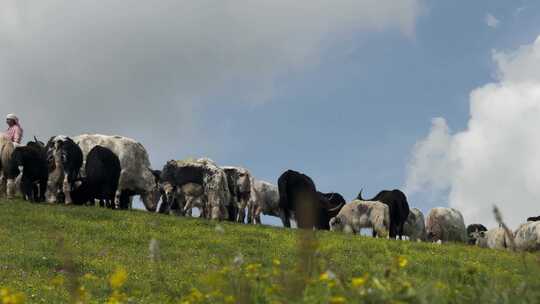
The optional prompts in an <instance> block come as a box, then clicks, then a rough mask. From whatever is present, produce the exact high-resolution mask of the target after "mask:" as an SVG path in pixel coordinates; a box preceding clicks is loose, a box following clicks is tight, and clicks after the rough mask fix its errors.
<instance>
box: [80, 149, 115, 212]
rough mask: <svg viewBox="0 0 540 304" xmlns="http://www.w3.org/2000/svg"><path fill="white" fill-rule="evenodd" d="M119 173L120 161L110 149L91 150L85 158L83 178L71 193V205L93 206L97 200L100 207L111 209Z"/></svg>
mask: <svg viewBox="0 0 540 304" xmlns="http://www.w3.org/2000/svg"><path fill="white" fill-rule="evenodd" d="M120 171H121V168H120V159H118V156H116V154H114V153H113V152H112V151H111V150H110V149H108V148H105V147H102V146H99V145H98V146H95V147H94V148H92V150H90V152H89V153H88V155H87V157H86V164H85V177H83V178H82V179H81V183H80V184H77V185H76V187H75V189H74V190H73V191H72V193H71V196H72V199H73V203H75V204H78V205H82V204H86V203H91V204H92V205H93V204H94V201H95V200H99V202H100V206H101V207H104V206H106V207H108V208H113V207H114V198H115V195H116V190H117V189H118V180H119V179H120Z"/></svg>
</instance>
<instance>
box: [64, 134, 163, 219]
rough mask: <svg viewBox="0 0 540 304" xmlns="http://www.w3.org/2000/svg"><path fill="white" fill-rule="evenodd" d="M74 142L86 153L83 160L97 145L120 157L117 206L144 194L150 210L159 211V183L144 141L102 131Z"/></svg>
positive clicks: (84, 159)
mask: <svg viewBox="0 0 540 304" xmlns="http://www.w3.org/2000/svg"><path fill="white" fill-rule="evenodd" d="M73 141H74V142H75V143H76V144H77V145H79V147H80V148H81V150H82V152H83V163H84V162H85V161H86V157H87V155H88V153H89V152H90V150H92V149H93V148H94V147H95V146H97V145H99V146H102V147H104V148H108V149H110V150H111V151H112V152H113V153H114V154H115V155H116V156H117V157H118V159H119V160H120V167H121V171H120V178H119V180H118V189H117V190H116V194H115V199H114V204H115V207H117V208H123V207H127V206H128V205H129V202H130V201H131V196H133V195H140V196H141V200H142V202H143V204H144V206H145V208H146V210H148V211H152V212H154V211H155V210H156V208H157V205H158V202H159V197H160V192H159V186H158V183H156V178H155V176H154V174H153V172H152V169H151V166H150V160H149V157H148V153H147V152H146V149H145V148H144V147H143V145H142V144H141V143H139V142H137V141H135V140H133V139H131V138H127V137H123V136H110V135H101V134H83V135H79V136H76V137H73ZM81 171H83V170H81ZM83 173H84V172H81V175H82V176H83V177H84V176H85V174H83Z"/></svg>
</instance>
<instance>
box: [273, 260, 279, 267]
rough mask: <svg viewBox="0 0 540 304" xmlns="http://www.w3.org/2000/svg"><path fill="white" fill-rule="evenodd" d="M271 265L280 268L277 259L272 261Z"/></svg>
mask: <svg viewBox="0 0 540 304" xmlns="http://www.w3.org/2000/svg"><path fill="white" fill-rule="evenodd" d="M272 264H274V266H280V265H281V261H280V260H278V259H274V260H273V261H272Z"/></svg>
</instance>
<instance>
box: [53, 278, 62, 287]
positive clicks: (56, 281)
mask: <svg viewBox="0 0 540 304" xmlns="http://www.w3.org/2000/svg"><path fill="white" fill-rule="evenodd" d="M51 284H52V285H53V286H62V285H64V277H62V276H57V277H55V278H54V279H52V280H51Z"/></svg>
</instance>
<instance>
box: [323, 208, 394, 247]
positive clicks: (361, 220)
mask: <svg viewBox="0 0 540 304" xmlns="http://www.w3.org/2000/svg"><path fill="white" fill-rule="evenodd" d="M363 228H371V229H372V230H373V237H382V238H386V237H388V233H389V228H390V208H389V207H388V205H386V204H383V203H381V202H370V201H361V200H354V201H352V202H351V203H349V204H346V205H345V206H344V207H343V208H342V209H341V210H340V212H339V214H338V215H337V216H336V217H333V218H332V219H331V220H330V230H332V231H343V232H346V233H360V231H361V229H363Z"/></svg>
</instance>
